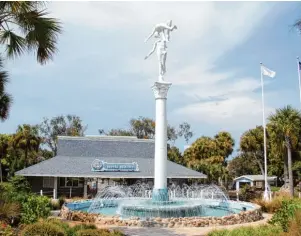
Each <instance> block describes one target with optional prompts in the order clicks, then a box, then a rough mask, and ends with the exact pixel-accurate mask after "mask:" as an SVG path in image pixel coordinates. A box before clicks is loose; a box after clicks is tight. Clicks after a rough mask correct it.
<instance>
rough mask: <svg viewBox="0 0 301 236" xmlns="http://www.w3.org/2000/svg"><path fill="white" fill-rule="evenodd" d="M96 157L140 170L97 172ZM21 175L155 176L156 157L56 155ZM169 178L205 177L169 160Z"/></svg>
mask: <svg viewBox="0 0 301 236" xmlns="http://www.w3.org/2000/svg"><path fill="white" fill-rule="evenodd" d="M95 159H100V160H102V161H105V162H108V163H132V162H137V163H138V166H139V171H133V172H126V171H124V172H123V171H118V172H95V171H92V170H91V164H92V162H93V161H94V160H95ZM15 174H16V175H21V176H49V177H85V178H96V177H97V178H134V179H135V178H153V177H154V158H145V157H143V158H138V157H134V158H128V157H127V158H125V157H107V158H106V157H82V156H81V157H75V156H55V157H53V158H51V159H48V160H46V161H43V162H40V163H38V164H35V165H33V166H30V167H28V168H25V169H23V170H20V171H17V172H16V173H15ZM167 177H168V178H177V179H180V178H185V179H188V178H191V179H204V178H207V176H206V175H205V174H203V173H200V172H197V171H194V170H191V169H189V168H186V167H184V166H181V165H179V164H176V163H174V162H171V161H167Z"/></svg>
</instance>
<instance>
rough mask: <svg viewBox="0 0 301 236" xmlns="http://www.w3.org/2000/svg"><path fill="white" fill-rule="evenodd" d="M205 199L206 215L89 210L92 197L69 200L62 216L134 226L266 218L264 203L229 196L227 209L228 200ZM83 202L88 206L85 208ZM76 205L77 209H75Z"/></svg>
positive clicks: (103, 209)
mask: <svg viewBox="0 0 301 236" xmlns="http://www.w3.org/2000/svg"><path fill="white" fill-rule="evenodd" d="M127 200H128V199H127ZM140 200H141V199H140ZM203 202H204V204H205V203H206V205H203V209H204V212H203V214H202V216H193V217H172V218H161V217H155V218H143V217H142V218H140V217H129V218H122V217H120V215H118V214H117V213H116V212H117V211H118V206H115V207H113V206H112V207H108V206H104V207H103V208H100V209H99V210H98V211H95V212H90V213H88V212H87V210H88V207H87V205H89V204H91V203H92V200H86V201H78V202H72V203H68V204H65V205H64V206H63V207H62V209H61V212H60V216H61V217H62V218H63V219H67V220H75V221H81V222H94V223H97V224H99V225H104V226H108V225H112V226H133V227H206V226H213V225H214V226H218V225H233V224H242V223H250V222H255V221H258V220H261V219H263V217H262V211H261V208H260V206H258V205H256V204H253V203H248V202H237V201H231V200H228V201H227V206H228V210H227V209H226V208H225V205H224V204H221V203H219V202H217V201H211V200H210V201H208V200H204V199H203ZM81 203H82V204H83V206H86V207H83V208H81V207H80V206H81ZM75 206H76V208H77V209H74V207H75ZM80 208H81V209H80ZM229 210H230V211H229Z"/></svg>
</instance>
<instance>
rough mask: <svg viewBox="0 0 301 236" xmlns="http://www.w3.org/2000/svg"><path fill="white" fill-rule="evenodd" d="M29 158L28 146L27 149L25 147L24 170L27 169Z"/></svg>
mask: <svg viewBox="0 0 301 236" xmlns="http://www.w3.org/2000/svg"><path fill="white" fill-rule="evenodd" d="M27 156H28V148H27V146H26V147H25V160H24V169H25V168H26V162H27Z"/></svg>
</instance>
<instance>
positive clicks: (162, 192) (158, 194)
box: [152, 188, 169, 202]
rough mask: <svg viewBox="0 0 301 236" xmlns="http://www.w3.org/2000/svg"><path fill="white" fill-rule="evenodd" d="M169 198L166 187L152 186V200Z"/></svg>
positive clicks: (163, 200) (162, 200)
mask: <svg viewBox="0 0 301 236" xmlns="http://www.w3.org/2000/svg"><path fill="white" fill-rule="evenodd" d="M168 200H169V197H168V189H167V188H162V189H159V188H154V189H153V194H152V201H153V202H167V201H168Z"/></svg>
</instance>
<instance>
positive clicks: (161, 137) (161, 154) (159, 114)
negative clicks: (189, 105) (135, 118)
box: [152, 82, 171, 189]
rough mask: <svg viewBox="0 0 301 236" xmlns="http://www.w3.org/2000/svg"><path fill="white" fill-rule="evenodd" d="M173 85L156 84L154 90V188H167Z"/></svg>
mask: <svg viewBox="0 0 301 236" xmlns="http://www.w3.org/2000/svg"><path fill="white" fill-rule="evenodd" d="M170 86H171V83H168V82H155V84H154V85H153V87H152V89H153V92H154V95H155V99H156V128H155V166H154V175H155V176H154V179H155V180H154V181H155V184H154V188H155V189H166V188H167V170H166V163H167V119H166V100H167V93H168V89H169V87H170Z"/></svg>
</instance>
